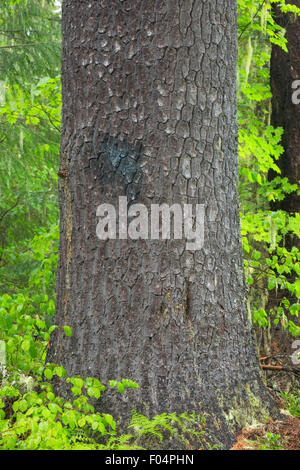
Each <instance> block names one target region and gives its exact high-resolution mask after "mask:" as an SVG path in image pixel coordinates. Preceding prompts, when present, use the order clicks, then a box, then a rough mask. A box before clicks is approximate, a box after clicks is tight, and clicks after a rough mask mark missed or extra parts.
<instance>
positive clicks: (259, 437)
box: [230, 371, 300, 450]
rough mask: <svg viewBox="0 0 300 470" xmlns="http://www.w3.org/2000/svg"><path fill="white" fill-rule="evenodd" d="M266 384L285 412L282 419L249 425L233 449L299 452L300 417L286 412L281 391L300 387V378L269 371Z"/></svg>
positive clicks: (239, 436) (237, 438) (240, 434)
mask: <svg viewBox="0 0 300 470" xmlns="http://www.w3.org/2000/svg"><path fill="white" fill-rule="evenodd" d="M266 378H267V384H268V389H269V391H270V393H271V395H272V396H273V398H274V401H275V402H276V403H277V405H278V407H279V408H280V409H281V410H282V413H283V414H282V420H280V421H273V420H271V419H268V420H266V422H265V423H263V424H259V425H256V426H251V427H250V426H249V427H248V428H245V429H243V430H242V431H241V432H240V433H238V434H237V436H236V443H235V444H234V446H233V447H232V448H231V449H230V450H300V418H297V417H295V416H292V415H291V414H290V413H289V411H287V409H286V408H287V406H286V402H285V401H284V399H283V397H282V395H281V392H280V391H285V390H286V387H287V386H288V388H296V387H297V388H298V389H299V386H300V379H299V376H298V374H297V376H294V375H293V376H291V375H289V374H285V373H284V372H283V373H280V372H278V373H276V372H274V373H272V372H271V371H270V372H267V377H266Z"/></svg>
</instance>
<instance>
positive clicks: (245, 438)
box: [231, 416, 300, 450]
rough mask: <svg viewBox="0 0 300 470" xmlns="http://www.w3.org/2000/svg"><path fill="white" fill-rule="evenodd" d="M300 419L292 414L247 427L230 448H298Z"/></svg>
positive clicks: (299, 442) (299, 446) (299, 447)
mask: <svg viewBox="0 0 300 470" xmlns="http://www.w3.org/2000/svg"><path fill="white" fill-rule="evenodd" d="M299 449H300V419H299V418H294V417H293V416H290V417H288V419H287V420H285V421H268V422H267V423H266V424H262V425H259V426H256V427H249V428H248V429H243V431H242V432H241V433H240V434H239V435H238V436H237V441H236V443H235V444H234V446H233V447H232V448H231V450H299Z"/></svg>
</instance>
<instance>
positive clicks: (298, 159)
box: [270, 0, 300, 245]
mask: <svg viewBox="0 0 300 470" xmlns="http://www.w3.org/2000/svg"><path fill="white" fill-rule="evenodd" d="M288 3H290V4H293V5H296V6H297V7H298V8H300V0H290V1H289V2H288ZM273 12H274V16H275V20H276V22H277V23H278V24H280V25H281V26H282V27H284V28H285V30H286V34H285V37H286V39H287V47H288V52H285V51H284V50H283V49H282V48H281V47H279V46H276V45H273V47H272V56H271V90H272V95H273V97H272V125H273V126H274V127H280V126H281V127H283V129H284V134H283V138H282V145H283V148H284V152H283V154H282V155H281V157H280V159H279V162H278V166H279V168H280V169H281V176H282V177H287V178H288V179H289V182H290V183H292V184H298V181H299V179H300V174H299V168H300V125H299V123H300V105H299V104H295V103H294V102H293V100H292V94H293V93H294V92H296V93H297V90H295V89H294V88H293V87H292V85H293V82H294V81H296V80H299V79H300V18H299V17H296V18H295V16H294V15H293V14H284V13H282V12H281V10H280V7H279V6H278V5H274V6H273ZM297 88H299V86H297ZM298 96H299V93H298ZM270 176H271V178H272V177H275V176H278V175H277V174H275V173H274V172H271V174H270ZM272 207H273V209H274V210H279V209H281V210H284V211H287V212H290V213H291V214H292V213H298V212H299V211H300V202H299V196H298V195H297V192H296V191H294V192H293V193H291V194H289V195H287V196H286V197H285V199H283V200H282V201H276V203H273V205H272ZM292 242H294V243H297V244H299V240H298V242H297V241H296V237H295V238H294V239H293V240H292ZM290 245H292V243H290Z"/></svg>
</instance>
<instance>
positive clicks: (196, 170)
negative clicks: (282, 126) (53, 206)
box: [49, 0, 276, 447]
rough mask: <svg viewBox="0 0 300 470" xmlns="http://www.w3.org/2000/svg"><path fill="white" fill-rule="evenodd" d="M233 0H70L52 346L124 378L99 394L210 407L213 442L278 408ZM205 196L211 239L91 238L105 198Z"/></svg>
mask: <svg viewBox="0 0 300 470" xmlns="http://www.w3.org/2000/svg"><path fill="white" fill-rule="evenodd" d="M235 74H236V5H235V1H233V0H230V1H226V2H224V1H223V0H205V1H204V0H184V1H181V0H143V1H142V0H125V1H122V0H99V1H91V0H78V1H75V2H74V1H71V0H65V1H64V2H63V66H62V83H63V125H62V141H61V163H60V175H61V178H60V184H59V193H60V210H61V237H60V261H59V268H58V277H57V314H56V319H55V322H56V323H57V324H58V325H60V326H62V325H64V324H68V325H70V326H71V327H72V328H73V336H72V338H66V337H64V335H63V330H62V328H60V329H58V330H56V333H55V335H54V336H53V339H52V342H51V345H50V351H49V360H52V361H54V362H58V363H62V364H64V365H65V367H66V369H67V371H68V373H69V374H81V375H82V376H97V377H99V378H101V380H102V381H103V382H105V381H106V380H108V379H121V378H130V379H132V380H135V381H136V382H138V383H139V384H140V389H139V391H130V392H128V393H127V394H125V395H124V397H120V395H114V394H111V395H105V397H106V398H105V399H103V400H102V401H101V403H100V405H99V406H100V407H102V408H101V409H103V408H105V409H106V410H107V411H110V412H112V413H113V415H114V416H115V417H120V418H122V419H123V420H125V419H126V416H128V415H129V414H130V413H129V410H131V409H133V408H135V409H138V410H140V411H142V412H144V413H146V414H148V415H151V416H153V415H154V414H156V413H160V412H173V411H177V412H183V411H186V412H191V413H202V414H206V415H207V416H208V429H209V430H210V433H211V434H210V439H211V442H221V444H222V445H223V446H226V447H228V446H230V444H231V443H232V442H233V431H234V430H235V429H236V427H237V426H242V425H243V424H245V423H246V422H251V420H253V419H256V418H257V417H259V416H265V415H266V414H267V415H270V414H271V413H273V412H274V413H276V411H274V410H275V408H274V405H273V403H272V401H271V400H270V397H269V395H268V393H267V392H266V390H265V389H264V386H263V384H262V381H261V376H260V370H259V366H258V363H257V357H256V352H255V346H254V343H253V339H252V334H251V331H250V327H249V323H248V319H247V313H246V309H245V303H244V299H245V288H244V275H243V264H242V254H241V245H240V234H239V203H238V194H237V125H236V104H235V91H236V90H235V88H236V85H235ZM124 195H126V196H127V197H128V199H129V201H131V202H132V201H135V202H139V203H142V204H144V205H145V206H146V207H148V208H149V206H150V204H153V203H157V204H161V203H163V202H165V203H167V204H172V203H179V204H181V205H182V204H184V203H191V204H195V203H199V204H201V203H203V204H205V206H206V209H205V243H204V247H203V249H201V250H199V251H195V252H192V251H187V250H186V249H185V244H186V241H185V240H169V241H161V240H160V241H159V240H157V241H151V240H138V241H133V240H115V241H114V240H110V241H106V242H103V241H100V240H99V239H97V238H96V224H97V218H96V208H97V206H98V205H99V204H101V203H111V204H113V205H114V206H115V207H117V206H118V198H119V196H124Z"/></svg>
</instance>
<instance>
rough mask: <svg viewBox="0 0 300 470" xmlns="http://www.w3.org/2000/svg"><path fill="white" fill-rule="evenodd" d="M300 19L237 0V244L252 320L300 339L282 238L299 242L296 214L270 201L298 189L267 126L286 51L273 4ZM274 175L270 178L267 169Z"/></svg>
mask: <svg viewBox="0 0 300 470" xmlns="http://www.w3.org/2000/svg"><path fill="white" fill-rule="evenodd" d="M274 3H277V4H278V6H279V7H280V9H281V10H282V11H283V12H291V13H293V14H296V15H299V12H300V10H299V8H297V7H295V5H288V4H286V2H284V1H283V2H279V1H272V2H266V1H263V0H259V1H256V0H238V24H239V60H238V65H239V69H238V72H239V74H238V77H239V79H238V85H239V86H238V117H239V127H240V130H239V163H240V171H239V173H240V180H239V185H240V199H241V224H242V237H243V239H242V242H243V249H244V259H245V270H246V280H247V283H248V290H249V302H248V309H249V316H250V318H251V319H252V321H253V322H254V323H255V324H257V325H258V326H260V327H262V328H269V327H270V325H271V323H272V322H274V323H275V324H280V325H281V326H282V327H283V328H287V329H288V330H289V332H290V333H291V334H292V335H293V336H298V335H299V334H300V328H299V327H298V326H297V325H296V324H295V322H294V319H295V318H298V316H299V297H300V290H299V285H300V280H299V271H300V270H299V260H300V254H299V251H298V250H297V248H296V247H292V248H290V249H287V247H286V244H285V240H286V239H287V238H289V237H291V236H296V237H299V232H300V217H299V214H289V213H285V212H283V211H272V210H271V209H270V203H272V202H275V201H282V200H283V199H284V198H285V197H286V195H288V194H290V193H291V192H293V191H296V190H297V186H296V185H292V184H290V183H289V181H288V179H287V178H282V177H281V176H280V173H281V172H280V168H279V167H278V165H277V161H278V159H279V157H280V155H281V154H282V152H283V147H282V146H281V144H280V142H281V137H282V134H283V129H282V128H276V129H275V128H274V127H273V126H271V125H270V113H271V102H270V99H271V97H272V95H271V90H270V69H269V62H270V57H271V46H272V44H277V45H278V46H280V47H281V48H283V49H284V50H287V44H286V39H285V37H284V30H283V28H282V27H281V26H279V25H277V24H276V22H275V21H274V19H273V17H272V11H271V9H272V4H274ZM270 170H272V171H273V172H275V173H277V174H278V176H277V177H276V178H274V179H272V180H271V181H270V179H269V178H268V173H269V171H270Z"/></svg>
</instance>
